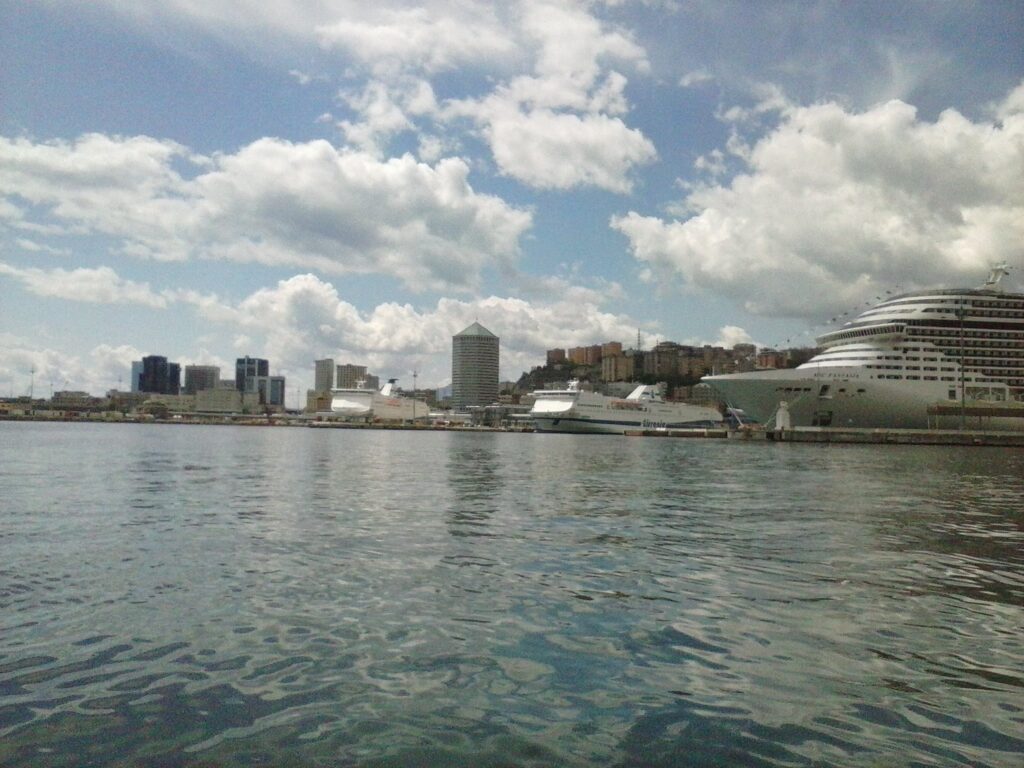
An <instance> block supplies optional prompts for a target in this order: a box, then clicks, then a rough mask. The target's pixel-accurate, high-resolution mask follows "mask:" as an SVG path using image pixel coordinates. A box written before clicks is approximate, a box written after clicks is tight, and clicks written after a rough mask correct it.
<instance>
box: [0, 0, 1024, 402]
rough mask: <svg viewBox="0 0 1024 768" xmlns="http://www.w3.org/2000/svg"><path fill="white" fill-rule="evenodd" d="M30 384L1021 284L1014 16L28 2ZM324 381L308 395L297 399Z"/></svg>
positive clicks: (7, 385) (661, 326)
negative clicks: (479, 329) (481, 329)
mask: <svg viewBox="0 0 1024 768" xmlns="http://www.w3.org/2000/svg"><path fill="white" fill-rule="evenodd" d="M0 13H2V14H3V18H4V19H5V23H4V25H2V27H0V94H2V95H3V102H4V109H3V111H2V112H0V391H2V392H4V393H5V394H6V393H11V394H16V395H21V394H26V393H27V391H28V389H29V388H30V387H31V386H33V382H34V383H35V385H40V382H42V383H43V386H45V385H47V384H49V383H50V382H55V385H56V386H57V387H58V388H59V387H60V386H61V383H62V382H69V383H70V384H71V385H72V386H75V388H80V389H83V390H86V391H89V392H93V393H95V394H100V393H103V392H105V391H107V390H109V389H112V388H116V387H118V386H119V381H120V382H121V386H123V384H124V381H125V380H126V377H128V376H130V373H129V366H130V364H131V362H132V361H136V360H140V359H141V358H142V357H145V356H147V355H150V354H152V353H154V351H157V352H158V353H159V354H160V355H166V356H167V357H168V359H171V360H174V361H178V362H179V363H180V365H181V366H182V369H183V370H184V368H185V367H186V366H190V365H216V366H219V367H220V368H221V369H222V370H229V369H230V368H231V365H232V361H233V360H235V359H236V358H237V357H239V356H240V355H242V354H253V355H257V356H259V357H261V358H264V359H270V360H273V361H275V373H279V374H280V375H282V376H285V377H286V378H287V381H288V383H289V388H290V389H289V391H290V393H291V394H290V396H289V402H291V400H292V399H295V398H297V397H301V394H302V393H304V392H305V391H306V390H307V389H309V388H311V387H312V385H313V378H314V369H313V365H312V361H314V360H317V359H323V358H328V357H330V358H335V359H338V360H348V361H351V362H359V363H360V364H366V365H368V366H369V367H370V368H371V369H372V370H374V371H376V372H378V373H380V374H381V375H382V377H385V378H391V377H397V378H399V380H404V381H410V380H411V378H412V376H413V371H416V372H417V376H418V378H419V381H420V383H421V384H422V385H423V386H424V387H431V388H437V387H443V386H446V385H447V384H449V383H450V378H451V376H450V372H451V355H450V349H449V339H450V338H451V337H452V335H453V334H455V333H457V332H458V331H459V330H460V329H462V328H465V327H466V326H467V325H469V324H470V323H472V322H474V321H479V322H480V323H481V324H482V325H484V326H486V327H488V328H491V329H493V330H494V331H495V333H497V334H498V335H499V336H501V371H500V378H501V379H502V380H509V379H515V378H517V377H518V376H519V374H520V373H521V372H522V371H527V370H529V369H530V367H531V366H532V365H535V364H537V362H538V361H542V360H543V358H544V352H545V350H547V349H549V348H552V347H555V346H566V347H577V346H587V345H592V344H594V343H599V342H601V341H603V340H606V339H623V340H625V339H632V338H634V337H635V336H636V334H637V331H638V330H639V332H640V333H642V335H643V337H644V339H645V346H648V347H649V346H653V345H654V343H655V342H656V341H657V340H662V339H674V340H676V341H678V342H679V343H683V344H700V345H702V344H705V343H710V344H716V345H720V346H726V347H729V346H732V345H733V344H735V343H738V342H740V343H746V342H750V343H755V344H757V345H758V346H801V345H811V344H813V338H814V335H815V334H816V333H819V332H821V331H824V330H826V329H827V328H828V327H829V323H830V322H832V321H834V320H835V319H836V318H840V317H842V316H843V314H844V313H848V312H850V311H852V310H855V309H857V308H859V307H863V306H864V305H865V303H867V302H872V301H873V300H874V299H875V297H876V296H881V295H885V294H886V292H897V291H908V290H913V289H915V288H920V287H931V286H944V285H949V286H958V285H959V286H963V285H968V286H971V285H978V284H980V283H981V282H982V281H983V280H984V278H985V275H986V273H987V270H988V267H989V266H990V265H991V263H993V262H996V261H1001V260H1006V261H1008V262H1009V264H1010V265H1011V267H1012V268H1013V269H1012V272H1011V277H1010V279H1009V281H1008V287H1010V288H1011V289H1013V290H1018V289H1020V287H1021V286H1022V285H1024V280H1022V277H1024V274H1022V273H1024V253H1022V250H1021V243H1022V242H1024V183H1022V182H1021V173H1020V169H1021V168H1022V167H1024V149H1022V148H1021V147H1022V142H1021V136H1022V134H1024V51H1022V47H1021V46H1020V40H1021V39H1022V38H1024V7H1022V6H1021V5H1020V4H1019V3H1010V2H993V3H981V4H973V3H972V4H968V3H956V4H954V3H950V4H941V5H940V4H936V3H932V2H907V3H900V4H892V3H886V2H880V1H878V2H875V1H872V2H868V1H865V2H857V3H832V2H808V3H788V4H783V3H767V4H752V3H738V2H728V1H724V2H715V3H711V2H682V1H680V2H674V1H672V0H654V1H652V0H643V1H641V0H635V1H630V0H615V1H614V2H613V1H612V0H607V1H604V2H601V1H598V0H594V1H593V2H583V1H582V0H580V1H579V2H574V1H573V0H559V1H558V2H555V0H517V1H516V2H512V3H497V2H467V3H451V2H430V1H424V2H418V3H417V2H391V1H390V0H384V1H383V2H381V3H376V4H374V5H373V6H366V4H361V3H356V2H351V1H350V0H287V1H286V2H279V3H270V4H266V3H255V2H234V1H232V2H227V1H226V0H209V1H208V2H206V3H204V4H203V5H202V8H200V7H199V6H197V5H195V4H194V3H191V2H187V1H186V0H168V1H166V2H161V3H157V2H150V1H149V0H140V1H139V2H137V3H132V4H127V5H126V4H124V3H121V2H115V0H98V2H95V3H90V4H81V3H73V2H70V0H49V2H46V3H18V2H14V0H0ZM297 393H298V394H297Z"/></svg>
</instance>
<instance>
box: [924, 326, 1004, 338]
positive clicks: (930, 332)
mask: <svg viewBox="0 0 1024 768" xmlns="http://www.w3.org/2000/svg"><path fill="white" fill-rule="evenodd" d="M975 333H976V331H975V330H974V329H972V328H966V329H964V331H963V337H964V338H965V339H970V338H973V337H974V335H975ZM977 333H978V335H980V336H981V337H982V338H984V339H1021V338H1024V333H1022V332H1021V331H1017V332H1008V331H989V330H981V331H978V332H977ZM913 334H914V335H915V336H953V337H960V335H961V333H960V331H959V330H957V329H956V328H955V327H954V328H949V329H946V328H928V327H921V326H917V327H915V328H914V329H913Z"/></svg>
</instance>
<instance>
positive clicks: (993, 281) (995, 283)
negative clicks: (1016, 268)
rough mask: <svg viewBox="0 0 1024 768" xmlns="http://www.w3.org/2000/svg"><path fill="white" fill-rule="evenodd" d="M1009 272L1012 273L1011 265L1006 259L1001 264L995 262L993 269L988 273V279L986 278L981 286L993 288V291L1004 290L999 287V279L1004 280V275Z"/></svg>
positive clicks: (988, 288)
mask: <svg viewBox="0 0 1024 768" xmlns="http://www.w3.org/2000/svg"><path fill="white" fill-rule="evenodd" d="M1009 274H1010V265H1009V264H1007V263H1006V262H1005V261H1004V262H1002V263H1001V264H995V265H994V266H993V267H992V270H991V271H990V272H989V273H988V280H986V281H985V284H984V285H983V286H981V287H982V288H983V289H987V290H991V291H999V290H1002V289H1001V288H1000V287H999V281H1000V280H1002V279H1003V278H1004V277H1006V276H1007V275H1009Z"/></svg>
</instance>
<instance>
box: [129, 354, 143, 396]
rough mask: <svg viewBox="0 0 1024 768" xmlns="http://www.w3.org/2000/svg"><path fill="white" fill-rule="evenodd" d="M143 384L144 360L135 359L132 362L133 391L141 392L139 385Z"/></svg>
mask: <svg viewBox="0 0 1024 768" xmlns="http://www.w3.org/2000/svg"><path fill="white" fill-rule="evenodd" d="M141 384H142V361H141V360H135V361H134V362H132V386H131V391H132V392H139V391H140V390H139V386H140V385H141Z"/></svg>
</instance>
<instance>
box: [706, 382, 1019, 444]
mask: <svg viewBox="0 0 1024 768" xmlns="http://www.w3.org/2000/svg"><path fill="white" fill-rule="evenodd" d="M704 381H706V382H707V383H708V384H710V385H711V386H712V387H714V388H715V390H717V391H718V392H719V393H720V394H721V395H722V397H723V398H724V399H725V400H726V402H727V403H729V404H739V407H742V408H743V410H744V412H745V413H746V414H747V416H748V417H750V418H751V419H753V420H754V421H757V422H759V423H762V424H765V425H766V426H768V427H772V426H774V419H775V415H776V412H777V411H778V407H779V403H780V402H785V403H786V405H787V408H788V410H789V416H790V424H791V425H792V426H794V427H835V428H863V429H957V428H959V427H960V426H961V420H960V403H959V401H957V400H956V399H955V398H950V397H949V386H948V385H947V384H943V383H936V382H906V381H904V382H887V381H884V380H883V381H879V380H871V379H867V380H865V379H862V378H858V377H851V376H850V375H849V370H848V369H847V370H837V371H835V372H829V371H827V370H823V371H819V372H817V373H816V374H815V375H799V371H797V370H796V369H792V370H780V371H764V372H761V373H747V374H731V375H724V376H710V377H706V378H705V379H704ZM826 385H827V386H828V387H829V388H828V390H827V391H826V392H824V393H822V387H824V386H826ZM964 406H965V408H964V414H965V416H964V426H966V427H967V428H969V429H977V430H992V431H1024V404H1018V403H1006V402H990V401H984V400H967V401H965V403H964Z"/></svg>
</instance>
